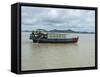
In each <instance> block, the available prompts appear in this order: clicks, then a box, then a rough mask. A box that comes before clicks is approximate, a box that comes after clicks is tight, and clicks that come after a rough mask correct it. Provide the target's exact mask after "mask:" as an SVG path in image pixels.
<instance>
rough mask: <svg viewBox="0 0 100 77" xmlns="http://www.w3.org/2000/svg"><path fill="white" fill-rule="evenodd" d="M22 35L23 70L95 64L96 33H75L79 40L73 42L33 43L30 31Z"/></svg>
mask: <svg viewBox="0 0 100 77" xmlns="http://www.w3.org/2000/svg"><path fill="white" fill-rule="evenodd" d="M21 35H22V37H21V63H22V64H21V67H22V69H21V70H23V71H24V70H41V69H57V68H76V67H91V66H95V34H78V33H74V35H77V36H79V41H78V42H77V43H72V44H67V43H66V44H61V43H59V44H58V43H57V44H56V43H53V44H51V43H47V44H44V43H33V42H32V40H30V39H29V35H30V32H22V33H21ZM69 35H71V34H69Z"/></svg>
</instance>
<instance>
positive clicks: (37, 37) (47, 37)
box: [30, 30, 79, 43]
mask: <svg viewBox="0 0 100 77" xmlns="http://www.w3.org/2000/svg"><path fill="white" fill-rule="evenodd" d="M30 39H31V40H33V43H76V42H78V39H79V37H78V36H77V37H76V36H75V37H67V34H66V33H59V32H46V31H41V30H39V31H38V30H36V31H32V33H31V34H30Z"/></svg>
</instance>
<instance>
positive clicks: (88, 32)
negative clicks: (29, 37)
mask: <svg viewBox="0 0 100 77" xmlns="http://www.w3.org/2000/svg"><path fill="white" fill-rule="evenodd" d="M21 32H32V31H21ZM48 32H50V31H48ZM58 33H79V34H95V33H94V32H58Z"/></svg>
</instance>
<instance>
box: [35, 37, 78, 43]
mask: <svg viewBox="0 0 100 77" xmlns="http://www.w3.org/2000/svg"><path fill="white" fill-rule="evenodd" d="M77 41H78V37H76V38H68V39H40V40H38V39H35V40H33V42H34V43H76V42H77Z"/></svg>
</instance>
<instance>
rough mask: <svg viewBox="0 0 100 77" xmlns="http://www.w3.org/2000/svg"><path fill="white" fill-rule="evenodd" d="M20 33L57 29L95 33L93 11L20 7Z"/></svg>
mask: <svg viewBox="0 0 100 77" xmlns="http://www.w3.org/2000/svg"><path fill="white" fill-rule="evenodd" d="M21 11H22V12H21V16H22V21H21V24H22V31H24V30H30V31H31V30H36V29H46V30H52V29H58V30H67V29H72V30H75V31H86V32H87V31H88V32H94V31H95V11H93V10H79V9H59V8H43V7H28V6H22V7H21Z"/></svg>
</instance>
